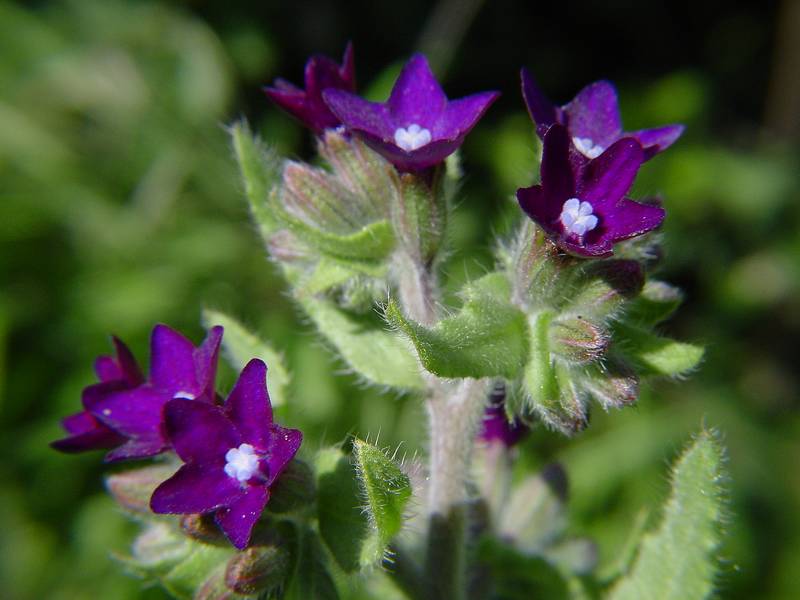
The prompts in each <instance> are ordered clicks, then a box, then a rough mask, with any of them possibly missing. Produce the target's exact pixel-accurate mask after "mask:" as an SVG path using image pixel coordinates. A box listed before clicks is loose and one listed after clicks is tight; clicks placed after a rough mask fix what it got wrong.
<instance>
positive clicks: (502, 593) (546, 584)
mask: <svg viewBox="0 0 800 600" xmlns="http://www.w3.org/2000/svg"><path fill="white" fill-rule="evenodd" d="M478 558H479V560H480V562H482V563H484V564H486V565H488V567H489V569H490V571H491V575H492V582H493V583H494V588H495V592H496V597H498V598H503V600H529V599H530V598H546V599H547V600H561V599H563V600H566V599H567V598H569V597H570V595H569V589H568V586H567V582H566V581H565V579H564V578H563V577H562V575H561V574H560V573H559V571H558V570H557V569H556V568H555V567H554V566H552V565H551V564H550V563H548V562H547V561H546V560H544V559H542V558H540V557H538V556H531V555H526V554H523V553H521V552H518V551H517V550H515V549H514V548H512V547H511V546H509V545H507V544H505V543H503V542H500V541H498V540H494V539H492V538H484V539H483V540H481V542H480V544H479V546H478ZM642 598H644V596H642Z"/></svg>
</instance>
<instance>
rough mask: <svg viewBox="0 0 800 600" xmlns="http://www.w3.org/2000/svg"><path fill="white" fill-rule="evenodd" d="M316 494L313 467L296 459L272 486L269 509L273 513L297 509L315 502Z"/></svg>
mask: <svg viewBox="0 0 800 600" xmlns="http://www.w3.org/2000/svg"><path fill="white" fill-rule="evenodd" d="M315 494H316V489H315V486H314V474H313V473H312V472H311V468H310V467H309V466H308V465H307V464H306V463H304V462H303V461H300V460H297V459H295V460H293V461H292V462H290V463H289V464H288V465H287V466H286V469H284V471H283V473H281V475H280V477H278V479H276V480H275V482H274V483H273V484H272V486H271V487H270V498H269V502H268V503H267V509H268V510H269V511H270V512H273V513H285V512H290V511H292V510H297V509H299V508H303V507H304V506H307V505H308V504H310V503H311V502H313V501H314V496H315Z"/></svg>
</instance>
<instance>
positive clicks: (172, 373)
mask: <svg viewBox="0 0 800 600" xmlns="http://www.w3.org/2000/svg"><path fill="white" fill-rule="evenodd" d="M150 381H151V382H152V384H153V385H154V386H155V387H158V388H161V389H164V390H166V391H167V392H169V393H170V394H171V395H172V394H175V393H177V392H181V391H185V392H190V393H193V394H195V393H196V392H198V391H199V390H197V374H196V370H195V364H194V344H192V342H190V341H189V340H188V339H186V338H185V337H184V336H182V335H181V334H180V333H178V332H177V331H175V330H174V329H172V328H170V327H167V326H166V325H161V324H159V325H156V326H155V327H154V328H153V334H152V336H151V338H150Z"/></svg>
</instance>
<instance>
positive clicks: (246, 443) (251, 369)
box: [150, 359, 303, 549]
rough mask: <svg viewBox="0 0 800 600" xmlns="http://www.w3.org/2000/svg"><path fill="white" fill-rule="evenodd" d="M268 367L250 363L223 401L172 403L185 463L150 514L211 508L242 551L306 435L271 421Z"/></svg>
mask: <svg viewBox="0 0 800 600" xmlns="http://www.w3.org/2000/svg"><path fill="white" fill-rule="evenodd" d="M266 376H267V366H266V365H265V364H264V363H263V362H262V361H260V360H258V359H253V360H251V361H250V362H249V363H248V364H247V366H245V368H244V370H243V371H242V373H241V375H239V380H238V381H237V382H236V385H234V387H233V390H232V391H231V393H230V395H229V396H228V400H227V401H226V402H225V405H224V406H215V405H212V404H206V403H203V402H192V401H190V400H182V399H177V400H170V401H169V402H168V403H167V407H166V411H165V416H166V421H165V423H166V430H167V434H168V436H169V438H170V440H171V441H172V444H173V446H174V448H175V451H176V452H177V453H178V456H180V458H181V460H183V462H184V463H185V464H184V465H183V466H182V467H181V468H180V469H179V470H178V472H177V473H175V475H173V476H172V477H171V478H169V479H168V480H166V481H165V482H164V483H162V484H161V485H160V486H158V488H156V490H155V492H153V497H152V498H151V500H150V507H151V508H152V509H153V512H156V513H167V514H176V513H177V514H194V513H214V519H215V520H216V522H217V524H218V525H219V526H220V527H221V528H222V530H223V531H224V532H225V535H227V536H228V539H230V541H231V542H232V543H233V545H234V546H236V547H237V548H239V549H242V548H244V547H246V546H247V544H248V542H249V540H250V534H251V533H252V531H253V527H254V525H255V524H256V521H258V518H259V517H260V516H261V512H262V511H263V510H264V506H265V505H266V504H267V501H268V500H269V486H271V485H272V483H273V482H274V481H275V479H276V478H277V477H278V476H279V475H280V474H281V472H282V471H283V470H284V468H285V467H286V465H287V464H288V463H289V461H290V460H292V458H293V457H294V455H295V454H296V453H297V450H298V448H299V447H300V443H301V442H302V440H303V435H302V433H300V432H299V431H298V430H296V429H286V428H283V427H280V426H279V425H276V424H275V423H273V422H272V406H271V405H270V401H269V394H268V392H267V385H266Z"/></svg>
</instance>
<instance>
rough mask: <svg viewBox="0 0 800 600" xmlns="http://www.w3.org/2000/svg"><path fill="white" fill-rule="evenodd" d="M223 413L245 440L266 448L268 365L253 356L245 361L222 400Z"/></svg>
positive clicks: (269, 410)
mask: <svg viewBox="0 0 800 600" xmlns="http://www.w3.org/2000/svg"><path fill="white" fill-rule="evenodd" d="M225 413H226V414H227V416H228V418H229V419H230V420H231V421H232V422H233V424H234V425H235V426H236V429H237V430H238V431H239V433H240V434H241V436H242V439H243V440H244V441H245V442H248V443H250V444H253V445H254V446H255V447H257V448H267V444H268V441H269V427H270V425H272V405H271V404H270V401H269V394H268V393H267V365H265V364H264V362H263V361H261V360H259V359H257V358H254V359H252V360H251V361H250V362H248V363H247V365H246V366H245V368H244V369H243V370H242V373H241V374H240V375H239V379H238V380H237V381H236V384H235V385H234V386H233V390H231V393H230V395H229V396H228V400H227V402H226V403H225Z"/></svg>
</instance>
